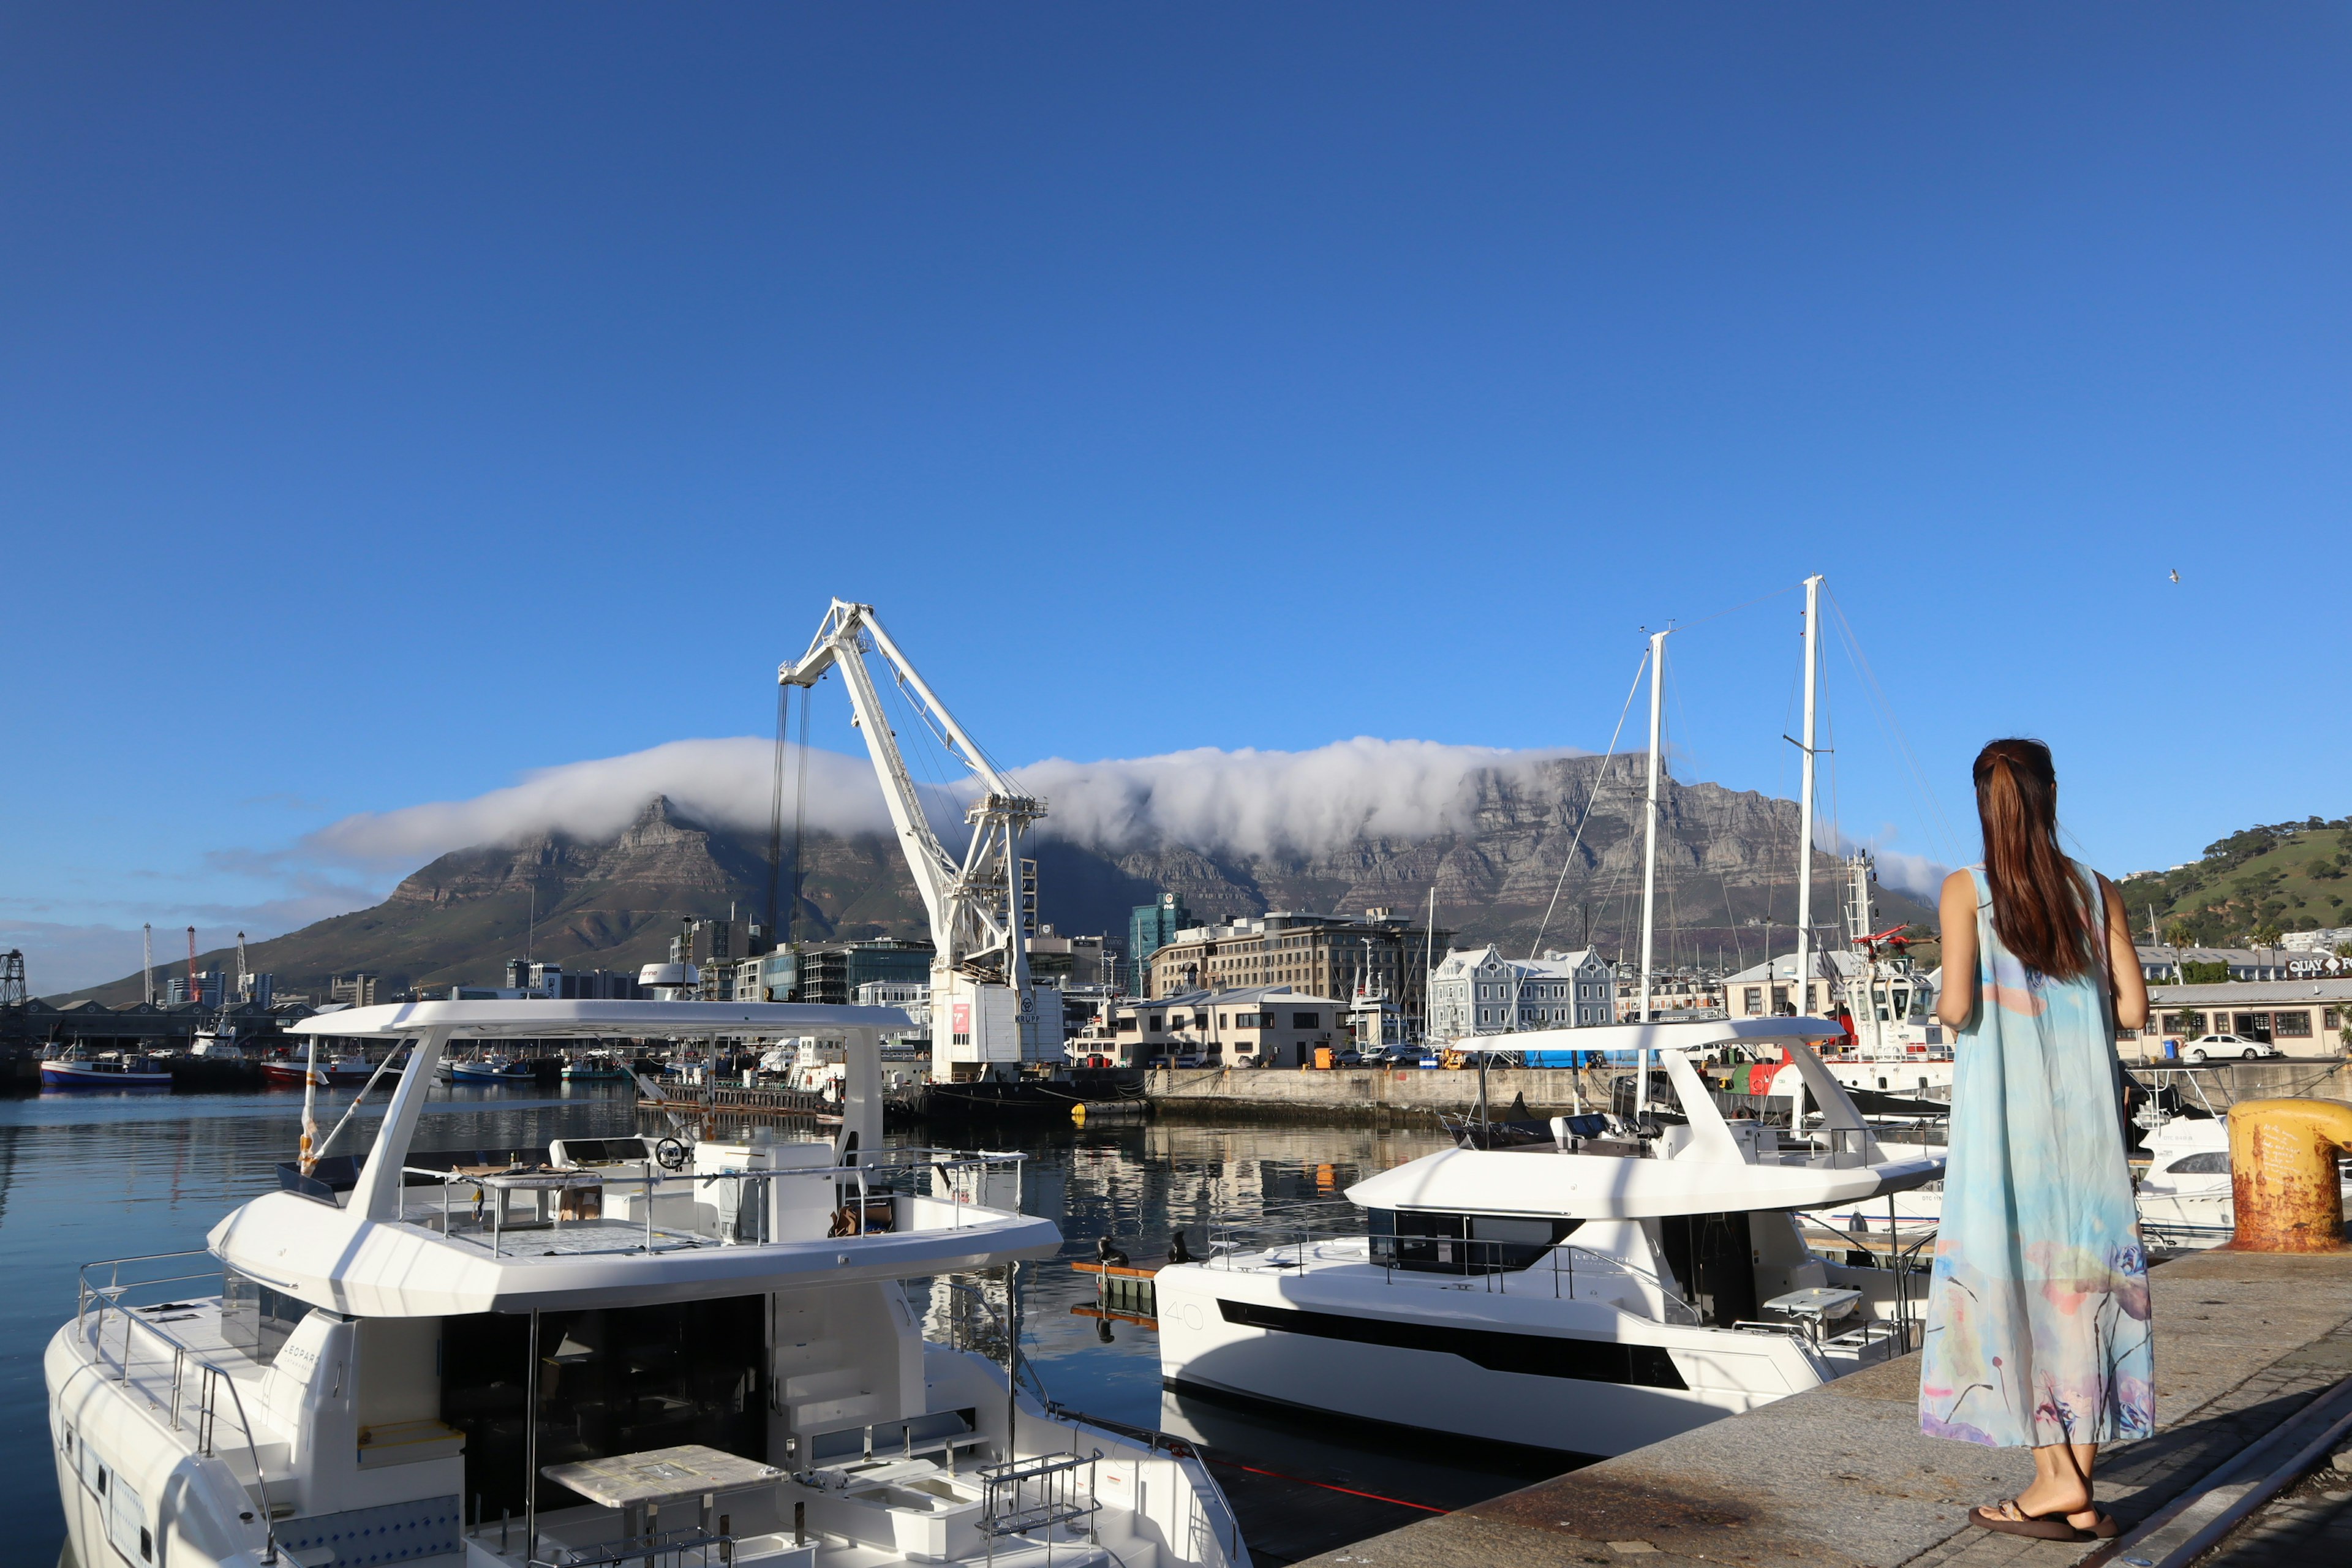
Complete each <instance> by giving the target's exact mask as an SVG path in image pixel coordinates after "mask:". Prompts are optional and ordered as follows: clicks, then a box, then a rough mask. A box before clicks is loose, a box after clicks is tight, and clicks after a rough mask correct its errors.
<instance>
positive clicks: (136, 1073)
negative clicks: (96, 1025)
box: [41, 1054, 172, 1089]
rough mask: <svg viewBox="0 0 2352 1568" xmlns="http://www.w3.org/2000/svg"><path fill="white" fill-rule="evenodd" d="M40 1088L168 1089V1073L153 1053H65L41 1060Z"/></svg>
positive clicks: (170, 1083) (169, 1083)
mask: <svg viewBox="0 0 2352 1568" xmlns="http://www.w3.org/2000/svg"><path fill="white" fill-rule="evenodd" d="M41 1087H42V1088H44V1089H169V1088H171V1087H172V1074H171V1071H170V1069H168V1068H165V1067H164V1065H163V1062H162V1061H160V1060H158V1059H157V1058H153V1057H137V1056H133V1057H124V1056H115V1055H111V1054H110V1055H106V1056H98V1057H85V1056H80V1055H76V1054H68V1055H66V1056H62V1057H51V1058H47V1060H45V1061H43V1062H42V1063H41Z"/></svg>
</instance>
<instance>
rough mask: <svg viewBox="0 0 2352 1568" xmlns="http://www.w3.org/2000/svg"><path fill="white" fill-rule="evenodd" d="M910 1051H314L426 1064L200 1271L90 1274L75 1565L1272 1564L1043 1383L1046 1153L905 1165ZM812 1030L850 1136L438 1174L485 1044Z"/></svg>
mask: <svg viewBox="0 0 2352 1568" xmlns="http://www.w3.org/2000/svg"><path fill="white" fill-rule="evenodd" d="M905 1026H906V1019H905V1016H904V1015H903V1014H901V1013H899V1012H898V1010H897V1009H894V1008H858V1007H826V1006H815V1005H793V1004H753V1003H699V1002H669V1003H659V1002H651V1003H649V1002H561V1001H546V1000H521V1001H511V1000H506V1001H494V1002H432V1003H417V1004H412V1005H397V1006H382V1007H367V1008H360V1009H355V1010H352V1011H350V1012H345V1013H341V1014H336V1015H331V1016H325V1017H321V1018H318V1019H313V1020H308V1021H306V1022H305V1023H304V1024H302V1025H299V1026H297V1028H298V1029H300V1030H307V1031H308V1032H310V1033H313V1034H318V1035H321V1036H325V1035H329V1034H331V1035H332V1036H334V1037H340V1038H354V1037H355V1038H358V1039H360V1040H362V1041H363V1042H366V1043H370V1044H376V1045H391V1046H394V1047H395V1049H394V1057H395V1058H402V1057H404V1062H403V1064H402V1065H401V1066H400V1067H399V1068H396V1069H387V1074H386V1076H387V1078H390V1077H391V1076H392V1073H393V1072H394V1071H395V1070H396V1072H397V1077H396V1079H394V1080H393V1081H394V1087H393V1089H392V1091H391V1100H390V1104H389V1107H388V1109H387V1110H386V1111H385V1114H384V1117H383V1125H382V1129H381V1131H379V1132H378V1134H377V1136H376V1139H375V1142H374V1144H373V1148H372V1149H370V1150H369V1151H368V1152H367V1153H366V1154H365V1156H364V1158H360V1157H351V1156H345V1157H338V1156H336V1155H335V1154H334V1153H333V1152H332V1144H331V1142H330V1143H326V1144H323V1145H322V1148H323V1149H324V1150H325V1151H326V1152H325V1154H324V1157H321V1158H319V1159H316V1160H310V1161H303V1160H297V1161H292V1162H289V1163H286V1164H283V1165H280V1166H279V1167H278V1170H277V1172H276V1178H277V1179H276V1183H275V1185H276V1189H277V1190H275V1191H270V1192H267V1193H264V1194H262V1195H261V1196H258V1197H257V1198H254V1199H253V1200H252V1201H250V1202H248V1203H247V1204H245V1205H242V1206H240V1207H238V1208H237V1209H236V1210H235V1211H233V1212H232V1213H230V1214H229V1215H227V1216H226V1217H225V1218H223V1219H222V1220H221V1221H220V1222H219V1223H218V1224H217V1225H216V1226H214V1228H213V1230H212V1232H211V1234H210V1235H209V1237H207V1238H206V1245H205V1248H204V1249H203V1250H201V1251H198V1252H193V1253H188V1254H182V1255H176V1256H173V1257H165V1258H125V1259H117V1260H112V1261H109V1262H105V1263H95V1264H90V1265H86V1266H85V1267H84V1268H83V1270H82V1289H81V1292H80V1300H79V1309H78V1310H77V1311H76V1313H75V1315H74V1317H73V1319H72V1320H71V1321H68V1322H67V1323H66V1324H65V1325H64V1326H63V1327H62V1328H61V1329H59V1330H58V1333H57V1334H56V1336H55V1337H54V1338H53V1339H52V1341H51V1342H50V1344H49V1347H48V1351H47V1357H46V1373H47V1382H48V1387H49V1418H50V1425H51V1434H50V1435H51V1437H52V1441H53V1447H54V1451H55V1454H56V1459H57V1466H58V1486H59V1490H60V1494H61V1496H62V1498H63V1500H64V1503H65V1513H66V1519H67V1525H68V1533H69V1536H70V1540H71V1545H72V1548H73V1551H74V1554H75V1556H76V1558H77V1559H78V1560H79V1562H81V1563H89V1564H98V1563H110V1562H113V1561H114V1559H115V1557H116V1556H118V1555H119V1556H120V1557H121V1559H122V1560H123V1562H125V1563H128V1564H130V1565H131V1568H164V1565H165V1564H166V1563H168V1564H169V1565H170V1568H195V1565H199V1564H214V1563H241V1564H242V1563H249V1564H256V1565H259V1564H275V1563H294V1564H299V1565H301V1568H330V1565H331V1564H337V1563H341V1564H346V1565H350V1564H355V1563H362V1562H364V1563H393V1562H399V1563H445V1564H448V1565H450V1568H457V1565H458V1564H461V1563H462V1564H466V1565H467V1568H598V1565H605V1564H610V1565H614V1568H617V1565H618V1564H621V1563H645V1564H650V1565H651V1568H688V1565H697V1568H698V1565H700V1564H704V1563H712V1564H715V1563H720V1562H722V1561H725V1562H731V1563H738V1564H757V1565H761V1568H875V1565H879V1564H886V1563H983V1562H985V1563H992V1564H1011V1565H1016V1568H1017V1565H1022V1564H1026V1563H1032V1562H1034V1563H1038V1564H1041V1565H1043V1564H1045V1563H1047V1562H1048V1560H1049V1558H1050V1561H1051V1563H1054V1564H1056V1565H1058V1568H1087V1565H1088V1564H1097V1563H1098V1564H1102V1565H1103V1568H1112V1565H1113V1564H1114V1563H1117V1564H1124V1565H1125V1568H1147V1565H1157V1568H1228V1565H1232V1568H1242V1565H1245V1564H1246V1563H1247V1562H1248V1556H1247V1552H1246V1551H1245V1549H1244V1547H1243V1546H1242V1543H1241V1541H1240V1538H1239V1535H1238V1532H1237V1531H1236V1529H1235V1526H1234V1519H1233V1515H1232V1511H1231V1510H1230V1509H1229V1508H1228V1507H1227V1506H1226V1503H1225V1500H1224V1499H1223V1496H1222V1495H1221V1494H1220V1493H1219V1491H1218V1489H1217V1487H1216V1484H1215V1482H1214V1481H1213V1480H1212V1479H1210V1477H1209V1475H1208V1473H1207V1471H1206V1469H1205V1468H1203V1467H1202V1463H1201V1461H1200V1460H1199V1459H1198V1458H1197V1457H1195V1456H1194V1455H1192V1453H1191V1452H1190V1451H1189V1450H1183V1449H1173V1450H1171V1447H1169V1446H1168V1445H1166V1444H1164V1443H1156V1442H1152V1441H1150V1440H1146V1439H1138V1438H1135V1437H1131V1436H1122V1435H1120V1434H1118V1433H1114V1432H1111V1431H1108V1430H1105V1429H1102V1428H1098V1427H1095V1426H1089V1425H1087V1424H1086V1423H1085V1422H1084V1421H1082V1420H1079V1419H1076V1418H1073V1417H1071V1416H1069V1415H1065V1414H1064V1413H1061V1412H1060V1411H1058V1410H1056V1409H1055V1408H1054V1407H1052V1406H1051V1405H1048V1404H1046V1403H1045V1402H1044V1401H1043V1400H1042V1399H1041V1398H1040V1397H1038V1396H1037V1394H1035V1393H1034V1391H1033V1390H1032V1389H1031V1388H1030V1387H1027V1386H1024V1380H1023V1377H1022V1370H1023V1369H1022V1368H1021V1367H1020V1365H1019V1363H1018V1353H1017V1349H1008V1348H1007V1347H1017V1345H1018V1339H1019V1336H1018V1315H1017V1314H1018V1301H1019V1293H1018V1290H1017V1289H1015V1288H1013V1286H1014V1285H1015V1281H1016V1278H1017V1276H1016V1271H1017V1270H1018V1268H1019V1267H1020V1265H1021V1264H1022V1263H1023V1262H1024V1261H1026V1260H1031V1259H1036V1258H1047V1257H1051V1256H1053V1255H1054V1254H1055V1252H1056V1251H1057V1250H1058V1248H1059V1247H1060V1243H1061V1236H1060V1232H1059V1229H1058V1228H1057V1227H1056V1226H1055V1224H1054V1223H1053V1222H1052V1221H1051V1220H1048V1219H1045V1218H1040V1217H1035V1216H1032V1215H1024V1214H1023V1213H1022V1212H1021V1196H1020V1189H1021V1160H1020V1157H1019V1156H1017V1155H1008V1154H990V1153H982V1152H968V1151H954V1150H943V1149H907V1148H886V1147H885V1146H884V1145H883V1142H882V1137H881V1131H882V1121H881V1113H882V1107H881V1095H880V1089H879V1083H880V1078H879V1067H878V1062H879V1040H880V1036H881V1035H882V1034H883V1033H884V1032H886V1031H895V1030H899V1029H903V1028H904V1027H905ZM795 1034H822V1035H824V1036H825V1037H834V1038H840V1039H843V1040H844V1041H845V1074H844V1093H843V1101H842V1125H841V1128H840V1130H839V1132H838V1134H837V1135H836V1136H835V1137H833V1138H830V1139H825V1140H821V1141H811V1142H792V1141H788V1140H782V1139H776V1138H770V1137H764V1136H755V1137H754V1138H752V1139H751V1141H749V1142H741V1143H720V1142H688V1141H686V1140H683V1139H668V1138H659V1137H629V1138H613V1139H593V1140H579V1139H572V1140H565V1141H562V1142H556V1143H553V1144H551V1145H549V1146H548V1147H546V1148H544V1149H523V1150H511V1149H500V1150H470V1149H469V1150H456V1151H452V1150H437V1151H436V1150H423V1149H418V1148H416V1147H415V1141H416V1136H417V1130H418V1126H419V1121H420V1113H421V1112H422V1110H423V1109H424V1105H425V1099H426V1095H427V1093H428V1091H429V1088H430V1086H431V1084H432V1083H433V1081H434V1076H435V1068H436V1064H437V1063H438V1061H439V1060H440V1058H441V1057H442V1056H443V1054H444V1053H445V1051H446V1050H447V1048H448V1047H450V1046H451V1044H452V1043H453V1042H467V1043H476V1042H479V1043H482V1044H483V1045H488V1044H491V1043H495V1042H497V1041H499V1040H512V1039H550V1038H564V1039H572V1040H581V1041H595V1040H600V1039H602V1040H620V1039H626V1038H635V1037H649V1036H650V1037H677V1038H703V1039H709V1038H714V1037H750V1036H767V1037H778V1036H783V1035H795ZM399 1047H405V1048H404V1050H403V1049H401V1048H399ZM289 1142H290V1139H289ZM976 1272H977V1273H982V1275H983V1276H984V1277H985V1276H987V1275H989V1274H991V1273H992V1274H993V1275H995V1276H998V1277H1001V1278H1003V1280H1004V1282H1005V1285H1006V1287H1007V1289H1005V1290H1004V1291H1003V1292H1002V1293H1001V1296H1000V1297H998V1298H997V1299H996V1300H994V1301H989V1300H982V1301H981V1302H980V1303H979V1305H978V1306H977V1308H974V1306H973V1298H974V1295H975V1293H974V1292H973V1291H971V1289H969V1288H968V1287H959V1286H958V1284H957V1283H956V1282H955V1281H953V1280H952V1279H950V1278H949V1277H951V1276H957V1275H970V1274H973V1273H976ZM917 1279H925V1280H932V1281H934V1284H933V1286H932V1294H931V1300H932V1302H933V1303H934V1305H932V1306H931V1308H930V1309H929V1311H928V1312H926V1311H925V1310H924V1308H923V1305H922V1303H921V1301H920V1300H919V1299H918V1298H917V1296H916V1295H915V1294H913V1293H912V1292H910V1290H909V1289H908V1281H910V1280H917ZM942 1298H944V1299H945V1300H947V1301H948V1302H949V1303H950V1307H948V1308H942V1307H940V1305H938V1304H937V1303H939V1302H940V1300H941V1299H942ZM1007 1319H1010V1320H1011V1321H1009V1322H1008V1321H1007ZM927 1326H928V1328H929V1332H927ZM991 1350H993V1351H994V1352H996V1353H997V1355H999V1356H1002V1357H1003V1358H1004V1361H1003V1362H1002V1363H1000V1361H998V1360H996V1359H992V1357H991V1356H990V1355H989V1354H987V1353H984V1352H988V1351H991ZM1029 1381H1030V1382H1032V1383H1034V1378H1031V1379H1030V1380H1029ZM358 1542H368V1543H370V1544H369V1545H368V1546H367V1547H366V1548H365V1550H364V1551H363V1552H362V1551H361V1549H360V1548H359V1547H358V1546H357V1545H356V1543H358ZM354 1552H360V1553H361V1554H359V1555H354Z"/></svg>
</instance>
